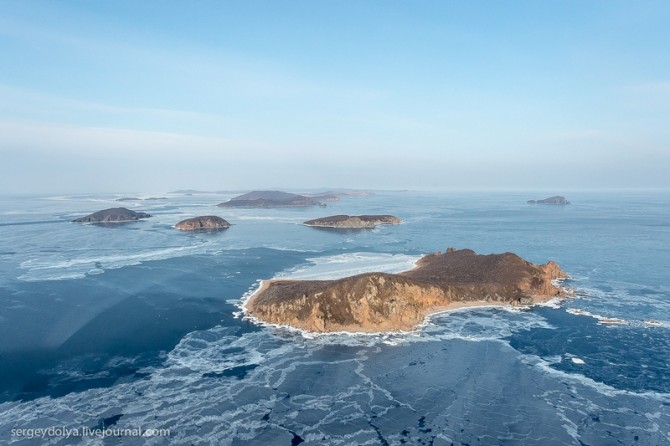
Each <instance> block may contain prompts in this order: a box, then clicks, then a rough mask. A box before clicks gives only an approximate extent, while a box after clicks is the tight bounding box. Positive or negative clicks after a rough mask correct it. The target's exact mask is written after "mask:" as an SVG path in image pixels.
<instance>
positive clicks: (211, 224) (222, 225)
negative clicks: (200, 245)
mask: <svg viewBox="0 0 670 446" xmlns="http://www.w3.org/2000/svg"><path fill="white" fill-rule="evenodd" d="M174 227H175V228H177V229H180V230H182V231H220V230H222V229H228V228H229V227H230V223H228V222H227V221H226V220H224V219H223V218H221V217H217V216H215V215H203V216H201V217H193V218H187V219H186V220H182V221H180V222H179V223H177V224H176V225H174Z"/></svg>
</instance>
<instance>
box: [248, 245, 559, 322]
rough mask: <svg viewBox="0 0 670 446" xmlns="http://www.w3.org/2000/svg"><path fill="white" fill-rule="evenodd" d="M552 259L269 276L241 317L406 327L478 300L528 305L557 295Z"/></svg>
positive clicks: (430, 262) (450, 261)
mask: <svg viewBox="0 0 670 446" xmlns="http://www.w3.org/2000/svg"><path fill="white" fill-rule="evenodd" d="M565 278H567V274H566V273H565V272H564V271H563V270H562V269H561V268H560V267H559V266H558V265H557V264H556V263H555V262H548V263H546V264H544V265H535V264H533V263H530V262H528V261H526V260H524V259H522V258H521V257H519V256H517V255H516V254H512V253H509V252H507V253H504V254H489V255H479V254H476V253H475V252H474V251H472V250H469V249H463V250H455V249H453V248H449V249H448V250H447V251H446V252H444V253H441V252H438V253H436V254H430V255H427V256H424V257H423V258H421V259H420V260H419V261H418V262H417V263H416V267H415V268H414V269H411V270H409V271H405V272H402V273H399V274H388V273H364V274H358V275H355V276H351V277H345V278H342V279H337V280H269V281H264V282H263V284H262V286H261V288H260V290H258V291H257V292H256V293H254V295H252V296H251V298H250V299H249V300H248V301H247V302H246V303H245V308H246V311H247V314H249V315H251V316H253V317H255V318H257V319H259V320H261V321H263V322H266V323H271V324H280V325H289V326H292V327H295V328H300V329H304V330H308V331H314V332H334V331H349V332H380V331H396V330H411V329H413V328H414V327H415V326H416V325H417V324H419V323H421V322H422V321H423V320H424V318H425V317H426V316H427V315H428V314H431V313H435V312H439V311H444V310H449V309H456V308H463V307H470V306H483V305H530V304H534V303H538V302H543V301H546V300H549V299H552V298H554V297H563V296H565V292H564V291H563V290H562V289H561V288H559V287H558V286H556V285H555V283H553V281H554V280H555V279H565Z"/></svg>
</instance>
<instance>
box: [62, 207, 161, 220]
mask: <svg viewBox="0 0 670 446" xmlns="http://www.w3.org/2000/svg"><path fill="white" fill-rule="evenodd" d="M149 217H151V215H149V214H147V213H146V212H135V211H131V210H130V209H126V208H111V209H104V210H102V211H98V212H94V213H92V214H90V215H87V216H86V217H81V218H78V219H76V220H73V221H74V222H75V223H119V222H124V221H137V220H139V219H141V218H149Z"/></svg>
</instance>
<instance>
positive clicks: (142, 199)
mask: <svg viewBox="0 0 670 446" xmlns="http://www.w3.org/2000/svg"><path fill="white" fill-rule="evenodd" d="M152 200H167V197H148V198H138V197H121V198H117V199H116V201H152Z"/></svg>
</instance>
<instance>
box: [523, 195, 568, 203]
mask: <svg viewBox="0 0 670 446" xmlns="http://www.w3.org/2000/svg"><path fill="white" fill-rule="evenodd" d="M527 203H528V204H570V202H569V201H568V200H567V199H566V198H565V197H562V196H560V195H556V196H555V197H549V198H545V199H544V200H528V201H527Z"/></svg>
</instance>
